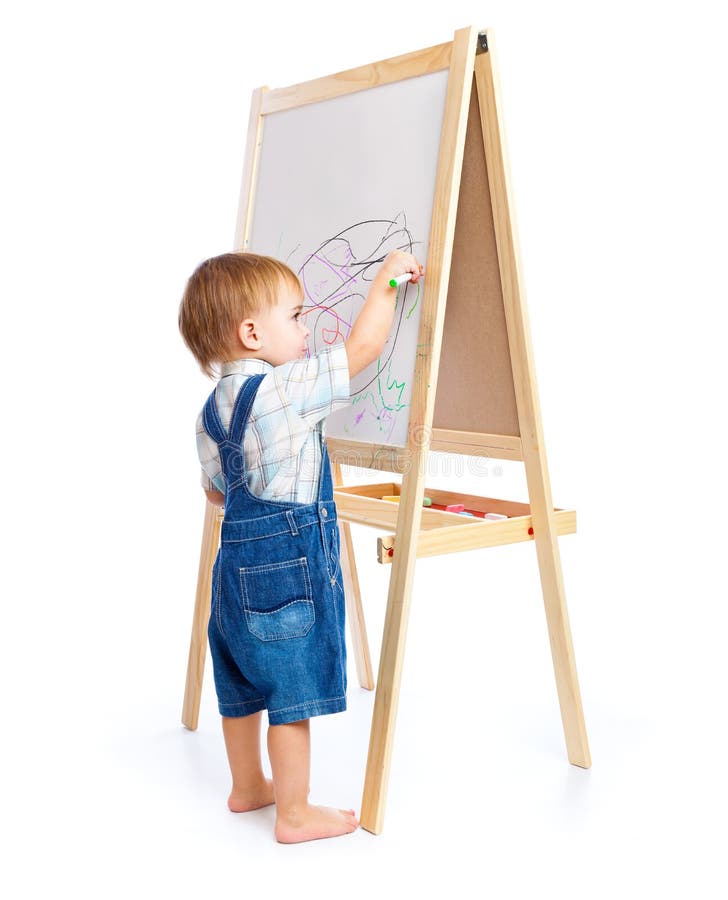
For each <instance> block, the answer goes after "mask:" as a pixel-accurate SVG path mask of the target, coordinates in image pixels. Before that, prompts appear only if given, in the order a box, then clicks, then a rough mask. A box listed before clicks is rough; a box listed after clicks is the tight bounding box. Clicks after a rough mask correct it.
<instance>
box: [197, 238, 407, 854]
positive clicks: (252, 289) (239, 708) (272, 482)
mask: <svg viewBox="0 0 728 900" xmlns="http://www.w3.org/2000/svg"><path fill="white" fill-rule="evenodd" d="M407 272H409V273H410V274H411V280H412V282H413V283H416V282H417V281H418V280H419V278H420V277H421V276H422V274H423V272H424V268H423V267H422V266H421V265H420V264H419V263H418V262H417V260H416V259H415V257H414V256H412V255H411V254H409V253H405V252H402V251H394V252H392V253H390V254H389V255H388V256H387V257H386V258H385V260H384V262H383V263H382V266H381V268H380V270H379V272H378V273H377V275H376V277H375V278H374V281H373V282H372V285H371V287H370V289H369V294H368V296H367V299H366V302H365V303H364V306H363V307H362V309H361V311H360V313H359V315H358V317H357V319H356V321H355V322H354V325H353V327H352V328H351V332H350V334H349V337H348V338H347V340H346V341H344V343H340V344H336V345H334V346H333V347H329V348H327V349H326V350H324V351H323V352H322V353H320V354H318V355H317V356H314V357H311V358H307V349H306V338H307V337H308V335H309V333H310V332H309V330H308V328H306V326H305V325H304V324H303V321H302V319H301V315H302V310H303V289H302V286H301V283H300V282H299V280H298V278H297V277H296V275H295V274H294V272H293V271H292V270H291V269H289V268H288V266H286V265H284V264H283V263H281V262H279V261H278V260H275V259H273V258H272V257H268V256H259V255H256V254H252V253H227V254H223V255H222V256H218V257H214V258H213V259H209V260H207V261H205V262H203V263H202V264H201V265H200V266H198V268H197V269H196V270H195V272H194V273H193V274H192V276H191V277H190V279H189V281H188V283H187V288H186V290H185V293H184V296H183V298H182V303H181V306H180V312H179V326H180V331H181V333H182V337H183V338H184V341H185V343H186V344H187V346H188V347H189V349H190V350H191V352H192V353H193V355H194V356H195V358H196V359H197V361H198V363H199V364H200V367H201V368H202V370H203V372H205V374H207V375H212V374H213V366H220V367H221V372H220V376H221V377H220V380H219V382H218V385H217V387H216V389H215V390H214V391H213V393H212V394H211V395H210V398H209V399H208V401H207V403H206V404H205V407H204V409H203V411H202V413H201V414H200V417H199V419H198V424H197V443H198V453H199V456H200V462H201V464H202V467H203V487H204V488H205V493H206V494H207V498H208V499H209V500H210V501H211V502H212V503H215V504H217V505H219V506H224V507H225V518H224V521H223V524H222V530H221V542H220V550H219V552H218V555H217V559H216V561H215V566H214V569H213V575H212V602H211V609H210V622H209V627H208V637H209V642H210V652H211V656H212V661H213V670H214V676H215V690H216V693H217V698H218V706H219V709H220V714H221V716H222V726H223V734H224V738H225V746H226V750H227V755H228V761H229V763H230V771H231V774H232V781H233V785H232V791H231V793H230V796H229V798H228V807H229V808H230V809H231V810H232V811H233V812H245V811H247V810H251V809H258V808H259V807H262V806H267V805H270V804H271V803H275V804H276V824H275V836H276V839H277V840H278V841H280V842H281V843H297V842H300V841H308V840H315V839H317V838H325V837H334V836H336V835H340V834H347V833H350V832H352V831H354V830H355V829H356V828H357V826H358V824H359V823H358V821H357V819H356V816H355V814H354V810H353V809H352V810H345V809H334V808H330V807H323V806H313V805H311V804H309V802H308V791H309V773H310V730H309V719H310V717H311V716H315V715H326V714H328V713H334V712H340V711H342V710H344V709H346V648H345V642H344V591H343V587H342V583H341V582H342V579H341V569H340V566H339V544H338V528H337V524H336V507H335V505H334V502H333V489H332V483H331V473H330V468H329V461H328V456H327V453H326V447H325V444H324V442H323V438H322V431H321V426H322V423H323V419H324V418H325V417H326V416H327V415H328V414H329V413H331V412H332V411H333V410H334V409H336V408H339V407H341V406H343V405H345V404H346V403H348V401H349V382H350V379H351V378H353V377H354V376H355V375H356V374H358V373H359V372H360V371H362V369H364V368H366V366H368V365H369V364H370V363H371V362H373V361H374V360H375V359H376V358H377V357H378V356H379V355H380V353H381V352H382V350H383V348H384V343H385V341H386V339H387V337H388V335H389V331H390V328H391V325H392V319H393V316H394V308H395V300H396V296H397V291H396V289H395V288H392V287H390V285H389V281H390V279H391V278H394V277H396V276H398V275H402V274H405V273H407ZM263 709H267V710H268V722H269V728H268V754H269V758H270V763H271V770H272V774H273V779H272V781H270V780H268V779H266V778H265V776H264V774H263V770H262V768H261V759H260V726H261V716H262V710H263Z"/></svg>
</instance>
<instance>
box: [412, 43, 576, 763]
mask: <svg viewBox="0 0 728 900" xmlns="http://www.w3.org/2000/svg"><path fill="white" fill-rule="evenodd" d="M488 45H489V51H488V52H487V53H484V54H482V55H480V56H479V57H478V58H477V61H476V64H475V79H476V84H477V89H478V99H479V103H480V115H481V120H482V129H483V139H484V143H485V156H486V164H487V169H488V182H489V186H490V195H491V199H492V205H493V220H494V226H495V233H496V241H497V245H498V260H499V266H500V272H501V284H502V286H503V303H504V309H505V314H506V324H507V329H508V342H509V345H510V352H511V362H512V365H513V382H514V389H515V393H516V403H517V407H518V419H519V431H520V435H521V441H522V448H523V461H524V464H525V469H526V479H527V483H528V494H529V499H530V504H531V515H532V518H533V525H534V529H535V538H536V539H535V543H536V553H537V556H538V563H539V571H540V574H541V585H542V588H543V597H544V606H545V610H546V621H547V625H548V632H549V641H550V644H551V655H552V659H553V665H554V673H555V675H556V686H557V691H558V696H559V705H560V708H561V719H562V723H563V727H564V734H565V738H566V746H567V752H568V757H569V761H570V762H572V763H573V764H574V765H577V766H581V767H583V768H588V767H589V766H590V765H591V757H590V754H589V745H588V741H587V735H586V726H585V723H584V713H583V710H582V705H581V695H580V691H579V683H578V679H577V674H576V663H575V658H574V648H573V645H572V640H571V631H570V628H569V617H568V612H567V608H566V598H565V594H564V585H563V576H562V572H561V560H560V556H559V548H558V542H557V540H556V538H557V534H558V531H557V527H556V521H555V515H554V512H553V503H552V500H551V486H550V483H549V476H548V466H547V463H546V451H545V446H544V438H543V429H542V425H541V412H540V408H539V403H538V394H537V389H536V377H535V367H534V363H533V351H532V348H531V336H530V329H529V323H528V317H527V313H526V305H525V291H524V287H523V274H522V266H521V259H520V248H519V246H518V240H517V232H516V221H515V215H514V211H513V203H512V190H511V182H510V172H509V169H508V156H507V146H506V139H505V133H504V129H503V123H502V118H503V117H502V111H501V100H500V86H499V84H498V83H497V76H496V60H495V58H494V49H493V42H492V35H491V33H490V32H488ZM395 558H396V554H395Z"/></svg>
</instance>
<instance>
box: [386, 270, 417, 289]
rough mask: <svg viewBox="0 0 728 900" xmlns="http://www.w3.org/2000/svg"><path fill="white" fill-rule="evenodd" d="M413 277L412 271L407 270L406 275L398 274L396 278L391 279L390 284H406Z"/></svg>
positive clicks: (397, 285) (394, 286)
mask: <svg viewBox="0 0 728 900" xmlns="http://www.w3.org/2000/svg"><path fill="white" fill-rule="evenodd" d="M411 278H412V273H411V272H406V273H405V274H404V275H398V276H397V277H396V278H390V279H389V286H390V287H393V288H396V287H399V286H400V284H404V283H405V282H407V281H409V280H410V279H411Z"/></svg>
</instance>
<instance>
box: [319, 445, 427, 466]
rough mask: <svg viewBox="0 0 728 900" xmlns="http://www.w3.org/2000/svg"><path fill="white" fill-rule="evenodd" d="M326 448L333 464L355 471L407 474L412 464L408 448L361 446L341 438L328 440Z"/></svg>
mask: <svg viewBox="0 0 728 900" xmlns="http://www.w3.org/2000/svg"><path fill="white" fill-rule="evenodd" d="M326 447H327V449H328V451H329V457H330V459H331V462H332V463H339V465H344V466H351V467H352V468H355V469H378V470H380V471H383V472H397V473H402V472H406V471H407V470H408V469H409V467H410V466H411V464H412V460H411V453H410V451H409V450H408V449H407V448H406V447H392V446H390V445H388V444H361V443H359V444H358V443H356V442H355V441H345V440H342V439H340V438H327V439H326Z"/></svg>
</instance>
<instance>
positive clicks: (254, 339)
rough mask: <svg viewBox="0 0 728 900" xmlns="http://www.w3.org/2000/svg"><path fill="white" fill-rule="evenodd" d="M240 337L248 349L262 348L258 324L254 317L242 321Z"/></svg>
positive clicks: (239, 330)
mask: <svg viewBox="0 0 728 900" xmlns="http://www.w3.org/2000/svg"><path fill="white" fill-rule="evenodd" d="M238 337H239V338H240V343H241V344H242V345H243V347H245V349H246V350H260V348H261V346H262V342H261V339H260V335H259V333H258V326H257V324H256V323H255V322H254V321H253V319H245V320H244V321H242V322H241V323H240V327H239V328H238Z"/></svg>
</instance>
